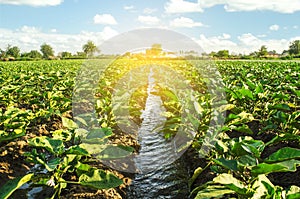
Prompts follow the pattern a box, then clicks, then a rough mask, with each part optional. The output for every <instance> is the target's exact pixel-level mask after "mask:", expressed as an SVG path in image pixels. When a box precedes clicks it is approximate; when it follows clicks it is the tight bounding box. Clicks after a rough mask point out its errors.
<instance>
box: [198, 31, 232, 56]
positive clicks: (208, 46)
mask: <svg viewBox="0 0 300 199" xmlns="http://www.w3.org/2000/svg"><path fill="white" fill-rule="evenodd" d="M229 38H230V35H228V34H223V35H221V36H215V37H206V36H205V35H204V34H201V35H200V38H199V39H195V40H196V42H197V43H198V44H199V45H200V46H201V47H202V48H203V50H204V51H205V52H211V51H219V50H223V49H230V50H232V49H236V48H237V47H238V46H237V44H236V43H234V42H233V41H230V40H229Z"/></svg>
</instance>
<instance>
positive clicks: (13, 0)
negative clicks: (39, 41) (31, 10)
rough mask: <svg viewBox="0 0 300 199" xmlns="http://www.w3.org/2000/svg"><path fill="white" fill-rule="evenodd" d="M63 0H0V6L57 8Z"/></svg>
mask: <svg viewBox="0 0 300 199" xmlns="http://www.w3.org/2000/svg"><path fill="white" fill-rule="evenodd" d="M62 2H63V0H43V1H40V0H0V4H10V5H28V6H34V7H39V6H57V5H59V4H61V3H62Z"/></svg>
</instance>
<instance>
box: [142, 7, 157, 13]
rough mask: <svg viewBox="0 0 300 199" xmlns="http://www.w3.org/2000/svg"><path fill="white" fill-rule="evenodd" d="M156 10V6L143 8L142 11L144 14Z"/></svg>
mask: <svg viewBox="0 0 300 199" xmlns="http://www.w3.org/2000/svg"><path fill="white" fill-rule="evenodd" d="M156 11H157V9H156V8H145V9H144V10H143V13H144V14H152V13H154V12H156Z"/></svg>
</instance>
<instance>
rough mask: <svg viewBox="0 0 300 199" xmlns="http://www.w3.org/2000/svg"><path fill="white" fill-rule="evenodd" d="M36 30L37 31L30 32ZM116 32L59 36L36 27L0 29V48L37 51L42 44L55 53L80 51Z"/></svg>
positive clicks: (103, 31) (105, 28) (114, 34)
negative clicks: (88, 43) (86, 45)
mask: <svg viewBox="0 0 300 199" xmlns="http://www.w3.org/2000/svg"><path fill="white" fill-rule="evenodd" d="M32 30H37V31H32ZM117 34H118V32H117V31H116V30H114V29H112V28H111V27H109V26H107V27H104V28H103V30H101V31H100V32H87V31H82V32H80V33H78V34H60V33H53V32H52V33H49V32H47V33H46V32H43V31H39V30H38V29H37V28H36V27H29V26H23V27H21V28H19V29H17V30H10V29H0V48H1V49H4V48H6V46H7V45H8V44H11V45H16V46H18V47H20V49H21V51H22V52H28V51H30V50H39V49H40V46H41V45H42V44H43V43H47V44H50V45H51V46H52V47H53V49H54V51H55V52H56V53H58V52H62V51H68V52H72V53H76V52H77V51H82V45H84V44H85V43H86V42H87V41H88V40H92V41H93V42H94V43H95V44H96V45H100V44H101V43H102V42H103V41H105V40H107V39H109V38H111V37H113V36H116V35H117Z"/></svg>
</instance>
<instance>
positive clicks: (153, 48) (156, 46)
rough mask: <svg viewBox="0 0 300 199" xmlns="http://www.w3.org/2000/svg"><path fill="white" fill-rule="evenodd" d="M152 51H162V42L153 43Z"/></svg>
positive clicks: (156, 53)
mask: <svg viewBox="0 0 300 199" xmlns="http://www.w3.org/2000/svg"><path fill="white" fill-rule="evenodd" d="M151 51H152V53H153V55H159V54H161V52H162V47H161V44H152V46H151Z"/></svg>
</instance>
